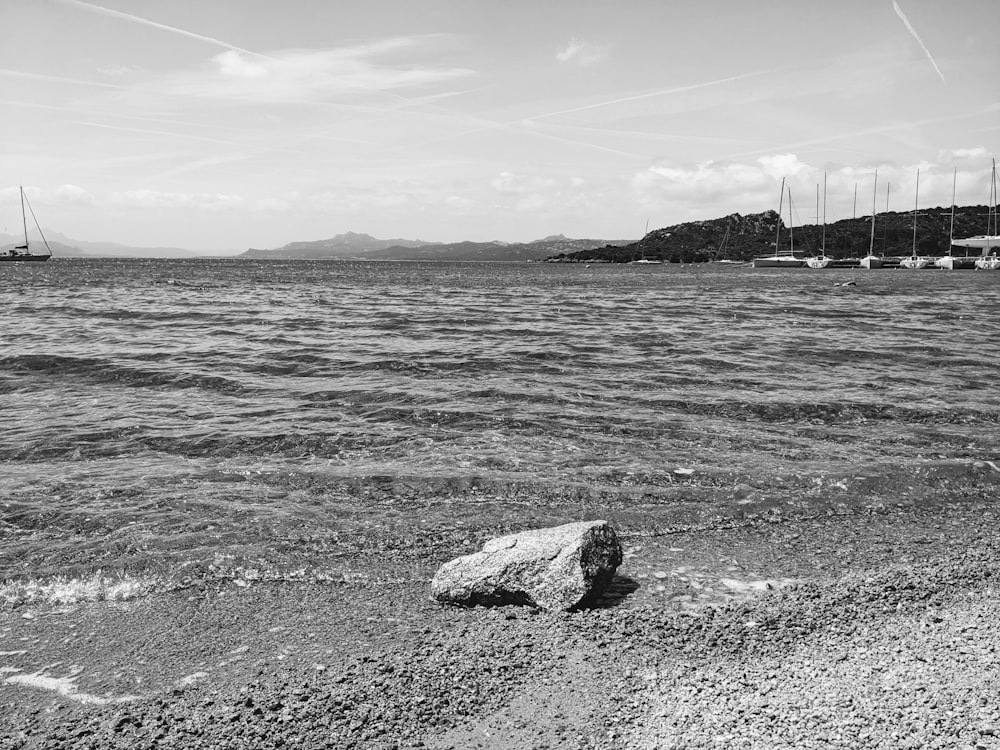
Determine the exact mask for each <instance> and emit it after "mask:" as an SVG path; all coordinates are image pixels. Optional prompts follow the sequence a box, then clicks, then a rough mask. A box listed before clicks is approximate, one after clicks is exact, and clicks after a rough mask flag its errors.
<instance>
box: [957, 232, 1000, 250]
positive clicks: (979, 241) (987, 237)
mask: <svg viewBox="0 0 1000 750" xmlns="http://www.w3.org/2000/svg"><path fill="white" fill-rule="evenodd" d="M951 244H953V245H957V246H958V247H978V248H984V249H989V248H994V247H1000V234H983V235H978V236H976V237H966V238H965V239H964V240H952V241H951Z"/></svg>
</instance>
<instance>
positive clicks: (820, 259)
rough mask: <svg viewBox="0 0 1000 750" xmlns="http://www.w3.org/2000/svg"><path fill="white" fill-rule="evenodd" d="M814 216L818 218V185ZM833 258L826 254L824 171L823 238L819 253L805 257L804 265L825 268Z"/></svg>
mask: <svg viewBox="0 0 1000 750" xmlns="http://www.w3.org/2000/svg"><path fill="white" fill-rule="evenodd" d="M816 218H817V219H819V185H817V186H816ZM831 260H833V258H828V257H827V256H826V172H824V173H823V238H822V240H821V241H820V250H819V255H817V256H816V257H814V258H806V265H807V266H809V267H810V268H826V267H827V266H828V265H830V261H831Z"/></svg>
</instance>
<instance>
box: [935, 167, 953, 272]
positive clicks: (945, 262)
mask: <svg viewBox="0 0 1000 750" xmlns="http://www.w3.org/2000/svg"><path fill="white" fill-rule="evenodd" d="M957 180H958V167H955V172H954V173H953V174H952V176H951V226H950V228H949V229H948V254H947V255H945V256H943V257H941V258H938V259H937V260H935V261H934V265H935V266H937V267H938V268H943V269H945V270H946V271H954V270H955V256H954V255H952V254H951V248H952V245H954V243H955V183H956V181H957Z"/></svg>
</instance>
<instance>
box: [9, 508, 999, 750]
mask: <svg viewBox="0 0 1000 750" xmlns="http://www.w3.org/2000/svg"><path fill="white" fill-rule="evenodd" d="M996 529H997V514H996V512H995V511H994V509H993V507H992V504H991V502H990V501H989V500H985V499H983V500H979V501H969V502H956V503H947V504H942V505H940V506H939V507H922V506H913V507H906V508H894V509H889V510H887V511H885V512H882V513H869V514H850V515H831V516H827V517H816V518H810V519H797V520H796V519H788V520H783V521H781V522H758V523H755V524H751V525H744V526H734V527H726V528H717V529H711V528H709V529H699V530H685V531H674V532H671V533H662V532H660V531H658V530H657V529H656V528H654V527H651V528H649V529H647V530H646V532H645V533H642V532H639V531H632V532H630V533H626V534H623V535H622V543H623V547H624V548H625V550H626V558H625V560H624V562H623V563H622V565H621V567H620V568H619V570H618V578H617V579H616V583H617V586H615V587H614V590H613V591H612V592H611V595H609V596H608V597H606V598H605V601H604V602H603V604H604V606H602V607H600V608H596V609H592V610H585V611H581V612H572V613H546V612H536V611H535V610H530V609H526V608H523V607H503V608H497V609H483V608H478V609H469V610H465V609H457V608H452V607H447V606H442V605H438V604H435V603H433V602H431V601H430V600H429V588H428V584H427V580H428V579H429V577H430V575H432V574H433V570H434V569H436V565H437V564H438V562H441V561H443V559H442V560H436V559H424V558H423V557H421V555H419V554H414V555H411V556H410V557H406V558H405V559H404V560H400V559H396V560H393V561H387V567H386V568H385V569H386V570H387V571H391V572H393V574H394V575H395V576H396V577H397V578H398V573H399V572H400V571H401V570H403V569H405V568H406V567H407V565H406V564H404V562H405V560H409V563H408V566H409V572H410V574H411V576H410V577H411V580H408V581H401V582H395V583H393V582H381V583H378V582H368V583H342V582H341V583H310V582H295V581H285V582H276V583H263V582H250V583H249V584H248V585H239V584H237V583H234V582H233V581H232V580H229V581H206V582H203V583H201V584H195V585H191V586H189V587H187V588H182V589H176V590H173V591H169V592H165V593H154V594H149V595H146V596H143V597H140V598H137V599H133V600H129V601H124V602H114V601H104V602H101V601H98V602H85V603H79V604H72V605H55V604H43V603H36V604H26V605H22V606H18V607H16V608H14V609H12V610H5V611H3V612H0V634H2V639H0V643H3V644H4V645H3V646H2V647H0V651H2V652H3V653H2V654H0V670H3V671H2V672H0V707H2V709H3V710H2V711H0V713H2V714H4V717H3V718H0V748H3V750H6V749H7V748H22V747H23V748H33V747H47V748H57V747H94V748H97V747H102V748H103V747H143V746H145V747H185V748H188V747H205V748H208V747H225V748H229V747H232V748H238V747H277V746H279V745H280V744H281V743H285V744H292V745H297V746H302V747H310V746H317V745H319V746H322V744H323V743H331V744H332V745H333V746H337V747H357V748H390V747H398V748H417V747H424V748H442V749H443V748H451V747H453V748H475V747H479V748H496V749H500V750H515V749H519V748H535V747H550V748H595V749H596V748H619V747H620V748H667V747H671V748H672V747H678V748H679V747H686V746H690V747H701V746H705V745H706V744H707V745H711V744H713V743H721V744H722V745H723V746H727V747H747V748H758V747H759V748H764V747H829V746H837V745H838V743H839V744H840V745H842V746H844V747H884V746H887V745H889V746H898V747H905V746H907V744H906V743H907V742H910V743H911V745H910V746H914V747H916V746H920V747H934V746H935V744H934V743H938V746H941V747H956V746H957V747H962V746H968V747H972V748H976V747H1000V706H998V705H997V702H996V699H995V696H996V695H997V694H998V691H997V689H996V688H997V687H1000V679H997V678H996V677H994V674H996V673H997V666H998V661H1000V652H998V651H996V650H994V648H993V646H992V644H993V643H997V642H998V641H1000V639H998V638H997V636H998V635H1000V632H998V631H1000V624H998V623H1000V618H998V617H997V616H996V615H997V614H1000V594H998V591H1000V571H997V570H996V566H995V561H996V560H997V559H998V553H1000V541H996V540H995V538H994V537H996V534H995V531H996ZM435 554H440V552H439V551H438V552H437V553H435ZM445 559H450V558H445ZM359 562H360V561H359ZM364 564H365V565H370V566H372V567H373V572H374V574H375V575H373V576H372V578H373V579H375V580H377V579H378V575H377V574H378V572H379V571H378V566H379V561H378V558H377V557H375V558H372V559H370V560H366V561H364ZM998 648H1000V647H998ZM32 675H34V681H33V682H32V680H31V679H26V678H30V677H31V676H32ZM984 697H985V698H986V702H985V703H984V702H983V699H984ZM924 698H928V699H929V700H926V701H925V700H924ZM918 699H919V700H918ZM949 711H950V712H951V713H950V714H949V713H948V712H949ZM863 732H867V734H865V735H862V733H863ZM893 733H895V736H894V735H893ZM838 737H839V739H837V738H838ZM144 743H145V744H144ZM914 743H915V744H914ZM977 743H978V744H977Z"/></svg>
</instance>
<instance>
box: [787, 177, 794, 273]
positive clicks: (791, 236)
mask: <svg viewBox="0 0 1000 750" xmlns="http://www.w3.org/2000/svg"><path fill="white" fill-rule="evenodd" d="M788 252H789V253H790V254H791V255H792V257H795V217H794V216H792V189H791V188H788Z"/></svg>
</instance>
